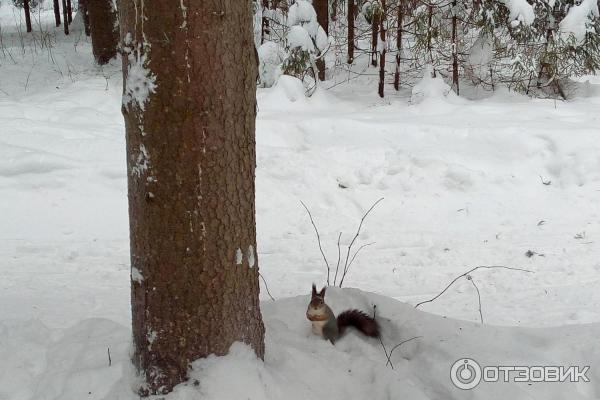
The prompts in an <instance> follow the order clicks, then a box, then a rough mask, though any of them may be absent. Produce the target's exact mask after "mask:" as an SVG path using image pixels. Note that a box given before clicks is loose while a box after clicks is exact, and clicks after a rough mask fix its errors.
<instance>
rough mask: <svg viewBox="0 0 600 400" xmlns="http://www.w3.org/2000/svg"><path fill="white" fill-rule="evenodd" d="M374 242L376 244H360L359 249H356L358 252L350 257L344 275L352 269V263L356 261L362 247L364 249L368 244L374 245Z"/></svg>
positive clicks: (369, 244)
mask: <svg viewBox="0 0 600 400" xmlns="http://www.w3.org/2000/svg"><path fill="white" fill-rule="evenodd" d="M374 244H375V242H371V243H367V244H363V245H362V246H360V247H359V248H358V250H356V252H355V253H354V255H353V256H352V258H351V259H350V262H349V263H348V267H347V268H346V269H345V270H344V275H343V276H345V275H346V273H347V272H348V271H349V270H350V266H351V265H352V263H353V262H354V259H355V258H356V256H357V255H358V253H359V252H360V251H361V250H362V249H364V248H365V247H367V246H371V245H374Z"/></svg>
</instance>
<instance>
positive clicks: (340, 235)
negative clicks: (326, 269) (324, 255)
mask: <svg viewBox="0 0 600 400" xmlns="http://www.w3.org/2000/svg"><path fill="white" fill-rule="evenodd" d="M340 240H342V232H340V234H339V235H338V241H337V249H338V259H337V264H336V266H335V278H334V279H333V285H334V286H335V281H336V280H337V275H338V270H339V268H340V261H342V249H341V247H340Z"/></svg>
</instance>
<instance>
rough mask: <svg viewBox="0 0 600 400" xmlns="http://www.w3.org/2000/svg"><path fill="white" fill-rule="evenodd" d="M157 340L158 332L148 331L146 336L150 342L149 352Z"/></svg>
mask: <svg viewBox="0 0 600 400" xmlns="http://www.w3.org/2000/svg"><path fill="white" fill-rule="evenodd" d="M157 338H158V332H156V331H154V330H152V329H148V333H147V334H146V339H147V340H148V350H150V349H151V348H152V344H154V342H155V341H156V339H157Z"/></svg>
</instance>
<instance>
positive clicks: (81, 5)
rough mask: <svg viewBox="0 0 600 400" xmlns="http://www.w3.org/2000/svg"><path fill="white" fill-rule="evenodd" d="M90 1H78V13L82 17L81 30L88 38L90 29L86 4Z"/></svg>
mask: <svg viewBox="0 0 600 400" xmlns="http://www.w3.org/2000/svg"><path fill="white" fill-rule="evenodd" d="M89 1H90V0H79V11H78V12H80V13H81V15H82V17H83V28H84V29H85V35H86V36H90V35H91V32H92V31H91V28H90V14H89V13H88V5H87V3H88V2H89Z"/></svg>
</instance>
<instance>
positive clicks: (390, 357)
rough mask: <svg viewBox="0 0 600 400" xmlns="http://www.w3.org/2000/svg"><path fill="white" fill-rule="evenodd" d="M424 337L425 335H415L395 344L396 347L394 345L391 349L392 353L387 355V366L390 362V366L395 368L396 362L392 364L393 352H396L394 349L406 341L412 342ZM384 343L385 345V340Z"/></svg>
mask: <svg viewBox="0 0 600 400" xmlns="http://www.w3.org/2000/svg"><path fill="white" fill-rule="evenodd" d="M422 337H423V336H415V337H411V338H410V339H406V340H403V341H401V342H400V343H398V344H397V345H395V346H394V347H392V349H391V350H390V354H389V355H388V356H387V363H386V364H385V365H386V367H387V365H388V364H389V365H390V367H392V369H394V364H392V353H393V352H394V350H396V349H397V348H398V347H400V346H402V345H403V344H404V343H408V342H410V341H411V340H415V339H420V338H422ZM382 345H383V342H382ZM386 355H387V354H386Z"/></svg>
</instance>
